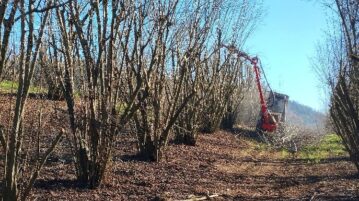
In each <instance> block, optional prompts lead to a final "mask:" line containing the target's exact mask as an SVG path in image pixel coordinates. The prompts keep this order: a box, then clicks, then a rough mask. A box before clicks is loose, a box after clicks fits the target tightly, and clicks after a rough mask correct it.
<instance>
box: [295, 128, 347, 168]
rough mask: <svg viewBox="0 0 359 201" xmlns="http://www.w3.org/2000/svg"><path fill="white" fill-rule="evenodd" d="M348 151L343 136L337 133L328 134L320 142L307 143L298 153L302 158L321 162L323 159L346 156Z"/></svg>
mask: <svg viewBox="0 0 359 201" xmlns="http://www.w3.org/2000/svg"><path fill="white" fill-rule="evenodd" d="M346 154H347V151H346V150H345V147H344V145H343V143H342V140H341V138H340V137H339V136H338V135H336V134H330V135H326V136H325V137H324V138H323V139H322V140H321V141H320V142H319V143H318V144H316V145H307V146H305V147H303V148H302V149H301V150H300V151H299V152H298V154H297V157H298V158H300V159H304V160H308V161H309V162H316V163H317V162H320V161H321V160H323V159H326V158H330V157H336V156H345V155H346Z"/></svg>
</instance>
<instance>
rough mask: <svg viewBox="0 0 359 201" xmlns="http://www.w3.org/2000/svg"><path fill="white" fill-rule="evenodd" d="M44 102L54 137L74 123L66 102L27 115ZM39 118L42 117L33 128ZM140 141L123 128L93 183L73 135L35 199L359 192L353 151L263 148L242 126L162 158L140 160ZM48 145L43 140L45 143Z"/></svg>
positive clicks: (345, 196) (48, 132) (310, 196)
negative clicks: (328, 154)
mask: <svg viewBox="0 0 359 201" xmlns="http://www.w3.org/2000/svg"><path fill="white" fill-rule="evenodd" d="M5 98H8V97H5ZM40 103H43V105H42V106H41V108H44V110H46V111H47V112H48V114H46V115H45V116H44V122H45V123H44V124H45V125H44V126H43V127H44V129H43V133H42V136H43V139H44V140H43V141H45V142H46V141H50V140H51V139H48V138H50V137H49V136H54V135H56V133H57V132H58V131H59V129H60V128H61V127H62V126H63V125H66V124H67V122H66V118H64V117H63V116H62V117H61V115H59V114H58V111H59V110H61V109H64V108H65V105H64V103H63V102H49V101H42V100H35V99H32V100H31V101H29V106H30V107H29V108H32V109H29V112H28V113H27V114H26V115H25V117H31V115H35V114H36V113H37V112H36V111H38V109H39V107H40V106H39V105H41V104H40ZM8 106H9V102H8V101H5V99H4V97H2V98H0V109H1V111H2V112H1V122H2V123H4V122H6V119H7V118H6V116H8V115H10V113H9V114H8V113H6V112H4V111H6V110H5V109H6V108H8ZM29 119H30V120H29V122H28V124H29V125H30V124H31V118H29ZM45 119H46V120H45ZM34 125H36V122H33V123H32V128H33V130H34V128H35V126H34ZM30 128H31V127H30V126H29V129H30ZM135 145H136V140H135V138H134V137H133V136H131V135H121V136H118V141H117V143H116V150H115V152H114V156H113V160H112V163H111V165H110V167H109V172H108V174H107V175H106V178H105V182H104V184H103V185H102V186H101V187H100V188H98V189H86V188H83V187H82V186H80V185H79V184H78V183H77V182H76V180H75V172H74V166H73V164H72V159H71V154H70V150H69V146H68V139H64V140H63V141H62V142H61V144H60V145H59V146H58V147H57V149H56V151H55V152H54V153H53V154H52V155H51V157H50V158H49V160H48V161H47V163H46V165H45V167H44V168H43V169H42V171H41V174H40V177H39V179H38V181H37V182H36V184H35V187H34V189H33V191H32V195H31V197H30V199H31V200H73V201H75V200H183V199H189V198H191V197H192V198H193V196H198V197H203V196H204V198H205V197H206V196H207V195H214V194H215V195H218V196H217V197H215V198H212V199H213V200H359V191H358V189H359V178H358V177H357V170H356V168H355V166H354V165H352V164H351V163H350V162H349V161H348V158H345V157H342V158H339V157H337V158H328V159H326V160H323V161H321V162H320V163H309V162H308V161H303V160H300V159H296V156H295V155H293V157H292V158H290V159H288V158H283V157H282V154H281V152H278V151H275V150H263V149H262V148H261V147H260V146H258V144H257V143H256V142H255V141H254V140H253V139H250V138H249V137H248V136H247V137H245V135H244V134H243V135H242V133H241V132H236V134H233V133H231V132H224V131H219V132H216V133H214V134H203V135H200V137H199V139H198V144H197V145H196V146H185V145H177V144H170V145H169V147H168V150H167V156H166V158H165V160H164V161H163V162H161V163H151V162H145V161H140V160H138V159H137V158H136V157H135V154H136V148H135V147H136V146H135ZM47 146H48V145H47V144H45V143H44V144H42V146H41V147H42V149H41V150H45V148H46V147H47ZM0 171H1V172H3V152H2V151H0Z"/></svg>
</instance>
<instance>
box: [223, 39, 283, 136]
mask: <svg viewBox="0 0 359 201" xmlns="http://www.w3.org/2000/svg"><path fill="white" fill-rule="evenodd" d="M223 47H225V48H227V49H228V50H229V51H232V52H234V53H236V54H237V55H238V57H241V58H244V59H245V60H247V61H249V62H250V63H251V64H252V65H253V69H254V73H255V76H256V83H257V88H258V92H259V99H260V104H261V110H260V117H259V120H258V122H257V131H259V132H275V131H277V129H278V128H279V127H280V126H281V125H282V124H284V122H285V121H286V108H287V105H288V99H289V97H288V95H285V94H280V93H276V92H273V91H272V90H270V93H269V96H268V98H267V101H265V100H264V95H263V89H262V85H261V81H260V80H261V76H260V67H259V64H258V63H259V59H258V57H250V56H249V55H248V54H246V53H245V52H241V51H239V50H238V49H237V48H235V47H233V46H225V45H223ZM263 74H264V71H263ZM268 86H269V84H268ZM269 89H270V87H269Z"/></svg>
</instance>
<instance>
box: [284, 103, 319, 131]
mask: <svg viewBox="0 0 359 201" xmlns="http://www.w3.org/2000/svg"><path fill="white" fill-rule="evenodd" d="M287 121H288V123H289V124H294V125H302V126H305V127H308V128H321V127H323V125H324V121H325V115H324V114H323V113H321V112H318V111H315V110H314V109H313V108H311V107H309V106H306V105H303V104H300V103H298V102H296V101H293V100H290V101H289V103H288V112H287Z"/></svg>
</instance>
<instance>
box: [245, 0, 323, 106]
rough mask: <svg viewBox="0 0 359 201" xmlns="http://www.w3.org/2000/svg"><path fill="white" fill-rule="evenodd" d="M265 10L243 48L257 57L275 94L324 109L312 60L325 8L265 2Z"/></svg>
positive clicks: (303, 1) (299, 1)
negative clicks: (280, 93)
mask: <svg viewBox="0 0 359 201" xmlns="http://www.w3.org/2000/svg"><path fill="white" fill-rule="evenodd" d="M264 9H265V11H266V14H265V16H264V17H263V19H262V22H261V23H260V24H259V25H258V28H257V29H256V30H255V32H254V34H253V36H252V37H251V38H250V39H249V40H248V42H247V43H246V49H247V50H248V51H249V52H251V53H253V54H257V55H258V56H259V57H260V59H261V61H262V63H263V68H264V71H265V73H266V75H267V78H268V81H269V82H270V85H271V87H272V89H273V90H274V91H279V92H282V93H285V94H288V95H289V96H290V99H292V100H295V101H298V102H299V103H302V104H304V105H308V106H310V107H312V108H314V109H316V110H324V109H325V108H326V107H325V105H324V103H323V100H324V97H323V95H321V90H320V88H319V85H320V83H319V81H318V79H317V77H316V75H315V73H314V71H313V70H312V64H311V63H312V61H311V58H312V57H314V56H315V54H316V44H317V43H318V42H319V41H321V40H322V39H323V37H324V36H325V29H326V27H327V22H326V14H325V9H324V8H323V7H322V5H321V4H320V3H319V2H318V1H316V0H315V1H308V0H264Z"/></svg>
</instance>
